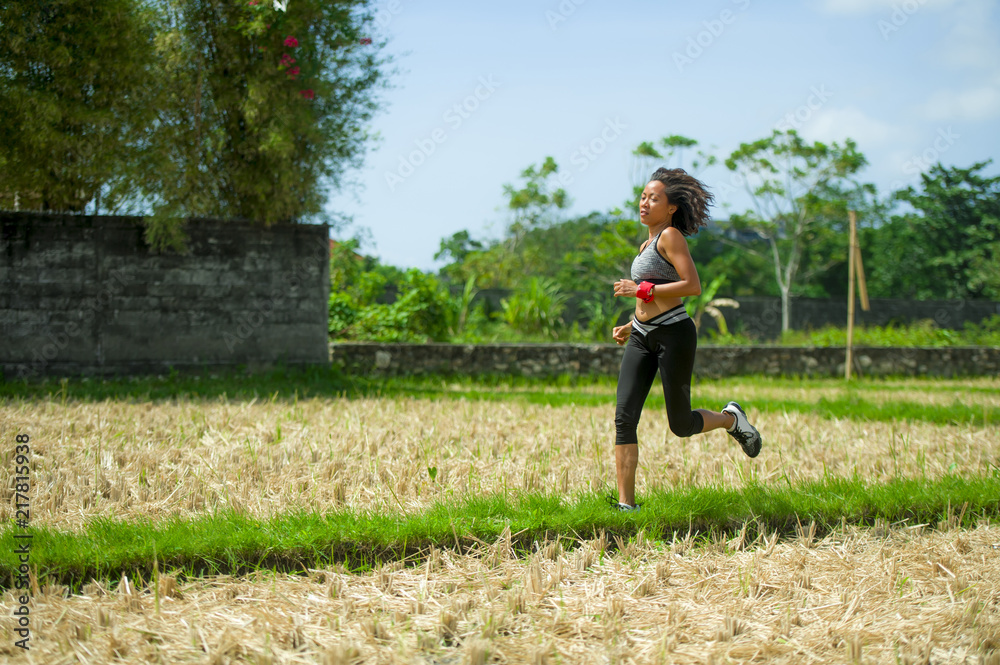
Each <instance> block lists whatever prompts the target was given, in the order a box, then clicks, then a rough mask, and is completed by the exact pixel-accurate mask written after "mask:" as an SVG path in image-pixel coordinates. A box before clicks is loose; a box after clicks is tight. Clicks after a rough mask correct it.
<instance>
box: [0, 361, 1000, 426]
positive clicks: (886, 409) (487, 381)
mask: <svg viewBox="0 0 1000 665" xmlns="http://www.w3.org/2000/svg"><path fill="white" fill-rule="evenodd" d="M699 386H714V387H717V388H726V389H728V388H730V387H731V388H732V390H733V394H734V395H743V394H747V393H751V394H752V393H753V391H754V389H755V388H767V389H772V390H773V389H775V388H777V389H781V388H787V389H807V390H808V389H809V388H817V389H829V388H842V389H843V390H844V393H845V394H844V395H842V396H840V397H836V398H832V399H831V398H825V397H824V398H820V399H818V400H817V401H801V400H790V399H769V398H763V397H761V398H750V399H746V400H744V401H745V402H746V403H745V404H744V406H746V407H748V408H750V409H752V410H753V411H755V412H761V411H765V412H767V411H770V412H792V413H813V414H816V415H819V416H821V417H824V418H843V419H848V420H860V421H880V422H890V421H893V420H914V421H923V422H929V423H934V424H938V425H966V424H967V425H972V426H976V427H984V426H989V425H991V424H996V423H998V422H1000V406H992V405H972V404H968V403H967V400H966V399H965V395H968V394H970V393H972V392H980V393H985V394H997V395H1000V387H998V388H996V389H993V388H989V387H982V386H980V385H963V384H962V383H961V382H956V381H947V382H940V381H932V380H920V379H912V380H908V381H907V382H906V383H905V384H904V385H903V386H898V385H894V383H893V382H887V381H885V380H881V379H872V380H863V381H860V380H859V381H854V382H852V383H850V384H847V383H845V382H844V381H843V380H840V379H795V378H791V379H789V378H785V379H782V378H773V377H742V378H730V379H720V380H705V381H699V382H697V384H696V385H695V387H694V390H693V393H694V395H693V396H694V406H695V407H696V408H711V409H718V408H719V406H720V405H718V404H709V403H701V402H699V397H698V387H699ZM904 389H905V390H907V391H908V392H920V391H924V390H926V391H929V392H930V391H933V392H936V393H941V392H954V394H955V397H954V400H953V401H952V403H951V404H925V403H921V402H915V401H904V400H889V401H883V400H880V402H881V403H875V402H872V401H869V400H867V399H866V395H867V394H869V393H874V394H879V395H881V396H884V394H885V393H886V392H889V393H890V394H891V392H893V391H897V390H904ZM310 397H320V398H322V397H328V398H349V399H350V398H363V397H384V398H396V397H412V398H418V399H468V400H489V401H520V402H524V403H528V404H535V405H542V406H569V405H575V406H607V407H609V408H613V407H614V402H615V379H614V378H613V377H571V376H560V377H554V378H551V379H542V378H527V377H500V376H481V377H471V378H470V377H458V378H445V377H440V376H432V377H405V378H390V379H373V378H365V377H356V376H346V375H343V374H341V373H340V372H339V371H338V370H337V369H336V368H335V367H330V368H328V367H310V368H287V369H286V368H279V369H276V370H273V371H270V372H265V373H260V374H252V375H250V374H246V373H239V372H236V373H228V374H225V373H220V374H207V373H203V374H200V375H198V374H178V373H171V374H169V375H164V376H162V377H156V376H149V377H132V378H127V377H125V378H114V379H63V380H59V379H47V380H43V381H37V382H25V381H8V382H0V402H2V401H3V400H5V399H6V400H18V399H51V400H54V401H62V402H66V401H68V400H80V401H101V400H108V399H110V400H119V401H128V402H148V401H157V400H171V399H191V400H199V399H225V400H249V399H253V398H257V399H283V400H296V399H304V398H310ZM646 404H647V406H649V407H651V408H663V404H664V401H663V394H662V392H661V391H660V390H659V389H658V386H656V385H654V386H653V389H652V390H651V391H650V394H649V397H648V399H647V401H646Z"/></svg>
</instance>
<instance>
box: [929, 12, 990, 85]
mask: <svg viewBox="0 0 1000 665" xmlns="http://www.w3.org/2000/svg"><path fill="white" fill-rule="evenodd" d="M994 5H995V3H994V2H993V0H966V2H963V3H962V4H961V5H959V6H958V7H957V8H956V9H955V11H954V12H949V14H948V15H947V16H948V19H949V21H948V22H949V23H950V24H951V30H949V31H948V36H947V37H945V38H944V39H943V40H942V43H941V45H940V47H939V48H938V49H936V50H938V52H939V54H940V57H941V60H942V61H943V62H945V63H947V64H949V65H952V66H955V67H973V68H986V69H990V70H992V71H996V69H997V66H998V65H1000V44H998V41H997V30H998V27H997V23H996V21H994V20H992V18H993V17H992V13H993V8H994Z"/></svg>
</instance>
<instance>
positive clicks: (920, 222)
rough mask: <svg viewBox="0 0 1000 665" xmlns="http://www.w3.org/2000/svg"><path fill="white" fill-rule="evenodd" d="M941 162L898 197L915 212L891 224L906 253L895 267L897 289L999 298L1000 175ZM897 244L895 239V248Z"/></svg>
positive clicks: (934, 294)
mask: <svg viewBox="0 0 1000 665" xmlns="http://www.w3.org/2000/svg"><path fill="white" fill-rule="evenodd" d="M991 161H992V160H990V161H985V162H978V163H976V164H973V165H972V166H970V167H968V168H959V167H944V166H942V165H941V164H940V163H938V164H935V165H934V166H932V167H931V168H930V171H929V172H927V173H924V174H922V175H921V177H920V180H921V182H920V187H919V189H918V188H915V187H912V186H911V187H907V188H906V189H904V190H902V191H900V192H898V193H897V195H896V198H897V199H898V200H899V201H902V202H905V203H907V204H909V205H910V206H912V207H913V211H912V212H908V213H905V214H903V215H901V216H899V217H897V218H894V219H893V226H892V227H891V229H892V230H895V231H896V232H897V233H898V234H899V236H900V238H901V239H902V241H903V242H905V244H906V247H907V251H906V252H905V254H903V253H901V254H903V255H901V256H900V257H899V263H897V264H896V270H895V271H894V272H895V278H896V286H897V287H898V288H899V290H900V291H901V292H902V293H905V294H906V295H908V296H910V297H915V298H921V299H923V298H927V299H935V298H951V299H966V298H995V299H1000V176H993V177H988V176H985V175H984V174H983V173H982V171H983V170H984V169H985V168H986V167H987V166H988V165H989V164H990V163H991ZM898 242H899V239H897V243H898Z"/></svg>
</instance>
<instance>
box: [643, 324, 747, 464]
mask: <svg viewBox="0 0 1000 665" xmlns="http://www.w3.org/2000/svg"><path fill="white" fill-rule="evenodd" d="M649 337H650V340H649V343H650V345H651V346H653V348H655V349H656V350H657V357H658V360H659V364H660V378H661V379H662V380H663V396H664V398H665V399H666V402H667V418H668V419H669V421H670V431H672V432H673V433H674V434H676V435H677V436H680V437H687V436H691V435H693V434H698V433H701V432H709V431H711V430H713V429H722V428H724V429H725V430H726V431H727V432H729V435H730V436H732V437H733V438H734V439H736V441H737V442H738V443H739V444H740V446H741V447H742V448H743V452H745V453H746V454H747V455H748V456H750V457H756V456H757V455H758V454H760V448H761V437H760V432H758V431H757V429H756V428H755V427H754V426H753V425H751V424H750V421H749V420H748V419H747V416H746V414H745V413H744V412H743V409H742V408H741V407H740V405H739V404H737V403H736V402H730V403H729V404H728V405H726V407H725V409H724V410H723V411H722V412H721V413H720V412H718V411H709V410H708V409H698V410H697V411H692V410H691V375H692V373H693V372H694V354H695V351H696V349H697V347H698V332H697V330H696V329H695V326H694V322H693V321H691V320H690V319H685V320H683V321H678V322H677V323H674V324H671V325H669V326H663V327H661V328H657V329H656V330H654V331H652V332H650V333H649Z"/></svg>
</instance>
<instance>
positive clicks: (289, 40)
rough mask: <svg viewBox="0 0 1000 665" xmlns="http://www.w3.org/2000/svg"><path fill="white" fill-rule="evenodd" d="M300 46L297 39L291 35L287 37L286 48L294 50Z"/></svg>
mask: <svg viewBox="0 0 1000 665" xmlns="http://www.w3.org/2000/svg"><path fill="white" fill-rule="evenodd" d="M298 45H299V40H297V39H296V38H295V37H292V36H291V35H288V36H287V37H285V46H288V47H293V48H294V47H296V46H298Z"/></svg>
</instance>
